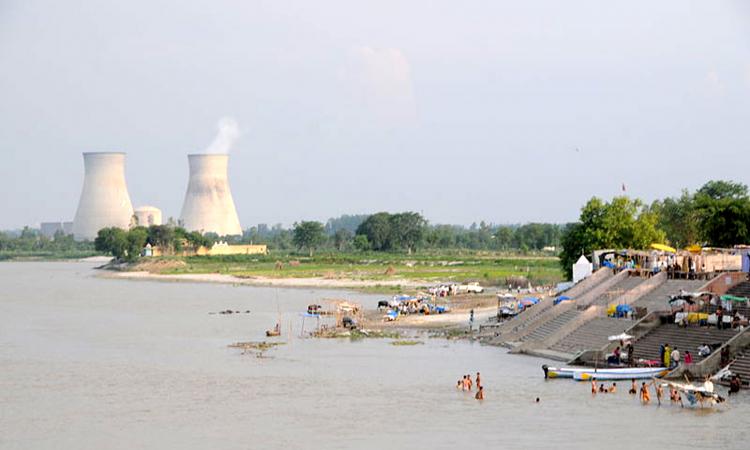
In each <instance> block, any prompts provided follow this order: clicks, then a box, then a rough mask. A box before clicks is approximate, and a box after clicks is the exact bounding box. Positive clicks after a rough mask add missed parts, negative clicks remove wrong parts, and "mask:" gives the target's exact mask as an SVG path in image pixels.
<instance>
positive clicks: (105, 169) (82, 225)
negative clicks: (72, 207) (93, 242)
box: [73, 152, 133, 240]
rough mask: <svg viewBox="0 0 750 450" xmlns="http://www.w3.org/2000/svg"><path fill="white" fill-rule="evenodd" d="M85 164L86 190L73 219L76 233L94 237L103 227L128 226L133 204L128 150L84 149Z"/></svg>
mask: <svg viewBox="0 0 750 450" xmlns="http://www.w3.org/2000/svg"><path fill="white" fill-rule="evenodd" d="M83 164H84V169H85V175H84V179H83V190H82V191H81V198H80V200H79V202H78V209H77V210H76V215H75V219H74V220H73V236H74V237H75V239H77V240H85V239H94V238H95V237H96V234H97V232H98V231H99V230H100V229H102V228H106V227H118V228H122V229H124V230H127V229H128V228H129V227H130V223H131V219H132V217H133V205H132V203H131V202H130V195H129V194H128V187H127V184H126V183H125V154H124V153H119V152H94V153H84V154H83Z"/></svg>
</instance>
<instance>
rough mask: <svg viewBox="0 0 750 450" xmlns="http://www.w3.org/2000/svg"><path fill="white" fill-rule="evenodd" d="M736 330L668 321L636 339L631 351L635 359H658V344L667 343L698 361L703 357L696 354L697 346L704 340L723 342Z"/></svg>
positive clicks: (706, 341)
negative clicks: (688, 353) (687, 351)
mask: <svg viewBox="0 0 750 450" xmlns="http://www.w3.org/2000/svg"><path fill="white" fill-rule="evenodd" d="M738 332H739V331H738V330H736V329H724V330H719V329H717V328H715V327H698V326H689V327H687V328H681V327H678V326H677V325H675V324H671V323H670V324H665V325H660V326H658V327H656V328H655V329H653V330H652V331H650V332H649V333H648V334H646V335H645V336H643V337H642V338H640V339H638V340H637V341H636V342H635V343H634V344H633V347H634V351H633V353H634V355H635V357H636V359H639V358H643V359H656V360H658V359H659V346H660V345H662V344H665V343H667V344H669V346H670V347H672V348H677V349H678V350H679V351H680V354H681V355H682V357H684V356H685V351H686V350H689V351H690V354H691V355H693V362H694V363H698V362H700V360H702V359H703V358H702V357H701V356H698V346H700V345H701V344H703V343H704V342H705V343H706V344H709V345H711V344H717V343H725V342H726V341H728V340H729V339H731V338H733V337H734V336H735V335H736V334H737V333H738Z"/></svg>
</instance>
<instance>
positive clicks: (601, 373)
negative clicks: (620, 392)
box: [573, 367, 669, 381]
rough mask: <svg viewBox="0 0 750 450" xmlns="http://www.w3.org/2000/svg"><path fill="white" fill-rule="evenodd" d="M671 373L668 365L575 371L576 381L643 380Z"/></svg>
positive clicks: (574, 377)
mask: <svg viewBox="0 0 750 450" xmlns="http://www.w3.org/2000/svg"><path fill="white" fill-rule="evenodd" d="M668 373H669V369H667V368H666V367H632V368H631V367H628V368H623V369H586V370H581V371H576V372H574V373H573V379H574V380H576V381H591V380H601V381H606V380H631V379H636V380H643V379H651V378H654V377H663V376H664V375H666V374H668Z"/></svg>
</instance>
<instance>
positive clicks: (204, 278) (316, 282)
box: [98, 270, 428, 289]
mask: <svg viewBox="0 0 750 450" xmlns="http://www.w3.org/2000/svg"><path fill="white" fill-rule="evenodd" d="M98 276H100V277H102V278H117V279H128V280H152V281H185V282H198V283H225V284H243V285H248V286H277V287H290V288H294V287H296V288H320V289H363V288H374V287H397V286H400V287H402V288H404V289H418V288H420V287H424V286H425V285H427V284H428V283H426V282H420V281H415V280H400V279H395V280H352V279H338V278H266V277H252V278H245V277H242V278H241V277H236V276H234V275H225V274H220V273H187V274H176V275H162V274H154V273H150V272H145V271H142V272H118V271H109V270H103V271H101V273H99V275H98Z"/></svg>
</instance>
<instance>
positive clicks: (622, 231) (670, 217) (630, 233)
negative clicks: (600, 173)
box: [560, 180, 750, 277]
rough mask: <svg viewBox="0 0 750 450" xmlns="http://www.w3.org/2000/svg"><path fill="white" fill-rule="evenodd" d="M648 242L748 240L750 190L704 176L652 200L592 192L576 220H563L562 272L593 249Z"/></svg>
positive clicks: (639, 246) (686, 243)
mask: <svg viewBox="0 0 750 450" xmlns="http://www.w3.org/2000/svg"><path fill="white" fill-rule="evenodd" d="M652 243H666V244H670V245H673V246H675V247H680V248H682V247H686V246H689V245H696V244H697V245H701V246H712V247H722V248H731V247H732V246H734V245H737V244H747V243H750V195H748V188H747V186H746V185H744V184H742V183H736V182H733V181H722V180H719V181H709V182H707V183H706V184H704V185H703V186H702V187H701V188H699V189H698V190H696V191H695V192H692V193H691V192H689V191H688V190H683V191H682V194H681V195H680V196H679V197H667V198H665V199H661V200H655V201H654V202H652V203H651V204H650V205H649V204H646V203H644V202H642V201H641V200H638V199H630V198H628V197H615V198H613V199H612V200H611V201H610V202H605V201H603V200H601V199H599V198H596V197H594V198H592V199H591V200H589V201H588V202H587V203H586V204H585V205H584V206H583V208H581V214H580V217H579V219H578V221H577V222H575V223H571V224H568V225H566V227H565V229H564V231H563V233H562V238H561V246H562V251H561V253H560V264H561V265H562V268H563V270H564V271H565V272H566V274H567V275H568V277H570V275H571V271H572V265H573V264H574V263H575V261H576V260H577V259H578V258H579V257H580V256H581V255H589V254H591V252H593V251H594V250H597V249H607V248H615V249H622V248H630V249H645V248H648V247H649V245H650V244H652Z"/></svg>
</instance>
